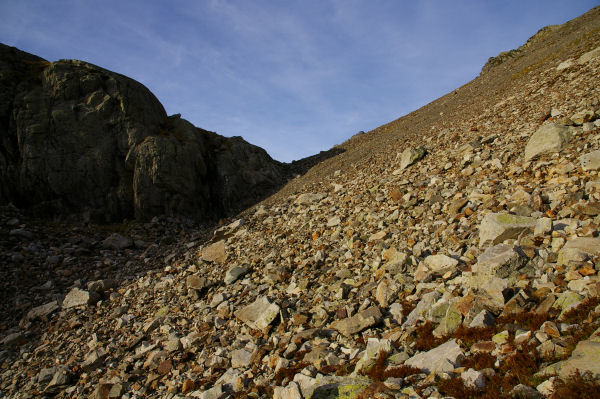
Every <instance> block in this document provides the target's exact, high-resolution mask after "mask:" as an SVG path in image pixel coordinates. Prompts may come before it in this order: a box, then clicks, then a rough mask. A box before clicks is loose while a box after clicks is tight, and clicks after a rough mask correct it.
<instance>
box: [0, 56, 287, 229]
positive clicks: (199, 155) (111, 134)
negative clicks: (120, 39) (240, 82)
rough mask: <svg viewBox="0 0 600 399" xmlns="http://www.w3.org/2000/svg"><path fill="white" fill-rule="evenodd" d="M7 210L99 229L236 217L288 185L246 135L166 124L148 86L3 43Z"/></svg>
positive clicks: (0, 188) (1, 115)
mask: <svg viewBox="0 0 600 399" xmlns="http://www.w3.org/2000/svg"><path fill="white" fill-rule="evenodd" d="M0 73H1V75H0V93H1V94H0V95H1V97H0V204H6V203H9V202H12V203H13V204H15V205H16V206H18V207H23V208H27V209H32V210H33V211H34V212H35V213H37V214H40V215H45V216H56V215H72V214H76V215H83V216H85V217H88V218H91V219H92V220H95V221H118V220H122V219H123V218H130V219H131V218H133V217H135V218H136V219H142V220H145V219H149V218H150V217H152V216H155V215H163V214H165V215H177V216H184V217H188V218H193V219H205V218H215V217H220V216H223V215H225V214H227V213H230V212H232V211H238V210H240V209H243V208H244V207H246V206H248V205H249V204H252V203H253V202H254V201H256V200H257V199H258V198H262V197H263V196H264V195H265V194H266V193H268V192H270V190H272V189H274V188H275V187H278V186H280V185H281V184H282V183H284V182H285V181H286V180H287V173H288V172H287V171H288V168H286V166H285V165H283V164H281V163H279V162H276V161H274V160H273V159H271V158H270V157H269V155H268V154H267V153H266V152H265V151H264V150H262V149H261V148H259V147H256V146H253V145H251V144H249V143H247V142H245V141H244V140H243V139H241V138H239V137H234V138H225V137H222V136H219V135H217V134H215V133H211V132H208V131H205V130H203V129H200V128H196V127H194V126H193V125H191V124H190V123H189V122H187V121H185V120H183V119H181V118H180V117H179V116H170V117H168V116H167V115H166V113H165V110H164V108H163V106H162V105H161V104H160V102H159V101H158V100H157V99H156V97H155V96H154V95H153V94H152V93H151V92H150V91H149V90H148V89H147V88H146V87H144V86H143V85H142V84H140V83H138V82H136V81H134V80H132V79H129V78H127V77H125V76H123V75H119V74H117V73H114V72H110V71H107V70H105V69H102V68H100V67H97V66H95V65H91V64H88V63H85V62H82V61H74V60H61V61H58V62H53V63H50V62H47V61H45V60H43V59H41V58H39V57H36V56H33V55H31V54H27V53H24V52H22V51H19V50H17V49H15V48H11V47H8V46H5V45H0Z"/></svg>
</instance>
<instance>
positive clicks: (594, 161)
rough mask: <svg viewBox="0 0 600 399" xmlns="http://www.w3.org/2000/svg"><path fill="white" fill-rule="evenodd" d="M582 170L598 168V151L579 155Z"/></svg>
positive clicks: (599, 159)
mask: <svg viewBox="0 0 600 399" xmlns="http://www.w3.org/2000/svg"><path fill="white" fill-rule="evenodd" d="M579 161H580V162H581V168H582V169H583V170H598V169H600V151H592V152H588V153H587V154H583V155H582V156H580V157H579Z"/></svg>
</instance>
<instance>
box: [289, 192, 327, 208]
mask: <svg viewBox="0 0 600 399" xmlns="http://www.w3.org/2000/svg"><path fill="white" fill-rule="evenodd" d="M325 197H327V194H324V193H304V194H300V195H299V196H298V198H296V204H298V205H310V204H314V203H317V202H319V201H321V200H322V199H323V198H325Z"/></svg>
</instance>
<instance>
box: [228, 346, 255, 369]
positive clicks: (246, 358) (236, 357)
mask: <svg viewBox="0 0 600 399" xmlns="http://www.w3.org/2000/svg"><path fill="white" fill-rule="evenodd" d="M251 357H252V353H250V352H248V351H247V350H245V349H236V350H234V351H232V352H231V367H233V368H234V369H244V368H246V367H248V366H249V365H250V358H251Z"/></svg>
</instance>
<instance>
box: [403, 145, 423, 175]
mask: <svg viewBox="0 0 600 399" xmlns="http://www.w3.org/2000/svg"><path fill="white" fill-rule="evenodd" d="M426 153H427V150H426V149H425V147H416V148H407V149H406V150H404V151H403V152H402V155H401V158H400V169H401V170H402V169H406V168H408V167H409V166H410V165H412V164H413V163H415V162H417V161H418V160H419V159H421V158H423V157H424V156H425V154H426Z"/></svg>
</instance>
